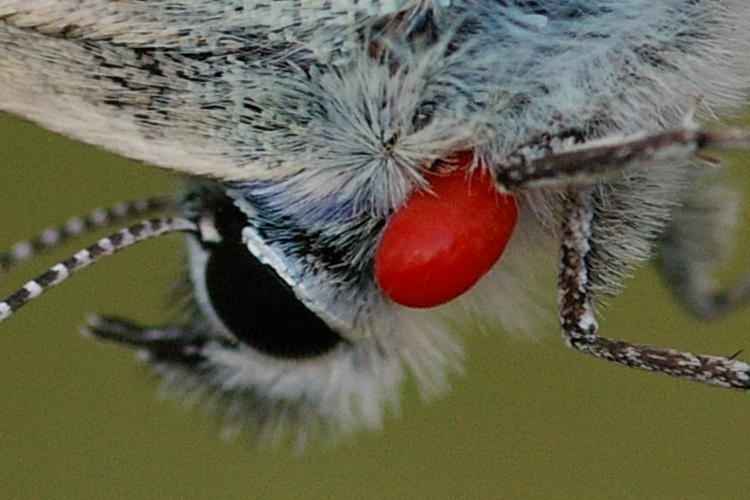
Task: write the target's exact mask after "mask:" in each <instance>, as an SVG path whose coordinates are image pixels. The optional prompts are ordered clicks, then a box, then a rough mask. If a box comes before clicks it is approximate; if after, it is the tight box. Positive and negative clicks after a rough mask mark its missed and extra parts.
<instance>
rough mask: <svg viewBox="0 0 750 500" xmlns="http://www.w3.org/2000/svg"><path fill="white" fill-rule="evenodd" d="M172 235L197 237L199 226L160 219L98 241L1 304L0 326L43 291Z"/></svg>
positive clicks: (142, 223) (123, 230)
mask: <svg viewBox="0 0 750 500" xmlns="http://www.w3.org/2000/svg"><path fill="white" fill-rule="evenodd" d="M175 232H196V233H197V232H199V226H198V224H196V223H195V222H193V221H191V220H189V219H185V218H182V217H162V218H157V219H151V220H148V221H143V222H140V223H138V224H135V225H133V226H130V227H128V228H125V229H121V230H119V231H118V232H116V233H114V234H112V235H111V236H108V237H106V238H102V239H100V240H99V241H98V242H96V243H94V244H93V245H91V246H89V247H87V248H84V249H83V250H80V251H78V252H76V253H75V254H74V255H73V256H72V257H70V258H68V259H66V260H64V261H62V262H60V263H58V264H55V265H54V266H52V267H51V268H50V269H49V270H48V271H46V272H45V273H43V274H40V275H39V276H37V277H36V278H34V279H33V280H31V281H29V282H27V283H26V284H25V285H24V286H22V287H21V288H19V289H18V290H17V291H16V292H14V293H12V294H11V295H9V296H8V297H7V298H6V299H5V300H3V301H2V302H0V322H1V321H3V320H5V319H7V318H9V317H10V316H11V315H13V313H15V312H16V311H18V310H19V309H20V308H21V307H23V306H24V305H26V304H28V303H29V302H30V301H32V300H33V299H35V298H37V297H38V296H40V295H41V294H42V293H44V292H45V291H47V290H49V289H50V288H52V287H53V286H55V285H58V284H60V283H62V282H63V281H65V280H66V279H67V278H68V277H69V276H71V275H72V274H73V273H75V272H78V271H80V270H81V269H83V268H85V267H88V266H90V265H91V264H93V263H95V262H97V261H99V260H102V259H103V258H105V257H108V256H110V255H112V254H114V253H116V252H118V251H120V250H122V249H124V248H127V247H129V246H131V245H134V244H136V243H138V242H140V241H146V240H150V239H153V238H156V237H159V236H163V235H166V234H171V233H175ZM52 246H56V245H55V244H46V245H44V246H43V247H42V248H50V247H52ZM24 257H25V256H24V255H21V258H18V256H16V258H14V260H13V261H11V265H12V264H13V263H15V262H19V261H22V260H26V258H24ZM8 267H10V266H8Z"/></svg>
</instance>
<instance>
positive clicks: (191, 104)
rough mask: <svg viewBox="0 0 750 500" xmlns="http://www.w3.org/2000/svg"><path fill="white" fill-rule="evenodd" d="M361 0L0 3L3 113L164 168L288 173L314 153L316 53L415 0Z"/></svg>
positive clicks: (324, 53) (235, 174) (212, 173)
mask: <svg viewBox="0 0 750 500" xmlns="http://www.w3.org/2000/svg"><path fill="white" fill-rule="evenodd" d="M352 3H353V2H324V1H318V0H311V1H303V0H293V1H278V2H254V1H247V0H229V1H207V0H150V1H142V0H120V1H115V0H34V1H29V0H0V110H2V111H6V112H10V113H13V114H16V115H19V116H22V117H24V118H27V119H29V120H32V121H34V122H37V123H39V124H40V125H42V126H44V127H46V128H49V129H51V130H54V131H56V132H59V133H62V134H64V135H67V136H70V137H73V138H75V139H78V140H81V141H84V142H87V143H91V144H94V145H97V146H101V147H103V148H105V149H108V150H110V151H113V152H116V153H119V154H122V155H124V156H128V157H130V158H134V159H138V160H142V161H145V162H147V163H150V164H153V165H156V166H160V167H164V168H169V169H173V170H178V171H181V172H185V173H189V174H196V175H204V176H209V177H214V178H221V179H231V180H246V179H261V178H273V177H279V176H282V175H285V174H286V173H289V171H290V169H294V168H295V165H299V161H300V158H301V157H302V156H304V154H305V147H306V143H305V137H304V131H305V125H306V122H309V121H310V117H311V116H313V114H314V113H312V112H311V110H310V109H306V107H307V106H309V105H310V104H309V102H308V101H309V99H306V97H307V96H308V95H309V93H310V92H314V91H315V89H312V88H311V87H310V86H311V84H310V81H309V80H310V79H309V77H308V76H307V75H306V71H305V69H306V67H308V66H309V63H310V60H311V59H312V58H315V60H316V61H320V60H323V59H326V58H333V57H335V56H336V52H337V51H341V50H344V48H343V47H344V45H345V41H346V38H347V33H350V32H351V31H352V29H353V26H355V25H356V24H357V23H358V22H362V20H363V19H373V18H377V17H378V16H382V15H387V14H392V13H393V12H395V11H398V9H401V8H406V7H407V6H408V4H410V3H414V2H408V1H400V2H399V1H387V2H386V1H383V2H379V1H371V2H358V5H351V4H352ZM279 151H283V152H284V155H280V154H279V153H278V152H279Z"/></svg>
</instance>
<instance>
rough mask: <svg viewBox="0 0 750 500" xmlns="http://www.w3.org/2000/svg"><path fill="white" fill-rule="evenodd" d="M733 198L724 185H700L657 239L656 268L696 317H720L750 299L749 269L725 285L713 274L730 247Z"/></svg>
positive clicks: (734, 215) (734, 222)
mask: <svg viewBox="0 0 750 500" xmlns="http://www.w3.org/2000/svg"><path fill="white" fill-rule="evenodd" d="M737 201H738V200H737V197H736V196H735V195H734V193H733V192H732V191H730V190H728V189H726V188H724V187H723V186H721V185H719V184H717V183H713V184H706V183H702V184H701V185H700V186H698V188H697V189H695V190H694V191H693V192H691V193H690V194H689V195H688V196H686V197H685V199H684V200H683V202H682V206H681V207H680V208H679V209H677V210H676V211H675V215H674V219H673V220H672V222H671V224H670V226H669V227H668V228H667V230H666V231H665V232H664V233H663V234H662V235H661V236H660V238H659V241H658V243H659V256H658V261H657V262H658V266H659V271H660V272H661V274H662V275H663V277H664V279H665V280H666V282H667V283H668V284H669V285H670V287H671V288H672V291H673V293H674V294H675V296H676V298H677V300H678V301H679V302H680V303H681V304H682V305H683V306H684V307H685V308H686V309H687V310H688V311H689V312H691V313H692V314H693V315H695V316H696V317H698V318H700V319H712V318H716V317H719V316H721V315H723V314H726V313H728V312H730V311H731V310H733V309H735V308H736V307H738V306H741V305H744V304H746V303H747V302H750V273H746V274H745V275H743V276H741V277H740V278H739V279H738V280H737V281H736V282H735V283H733V284H732V285H731V286H729V287H728V288H725V289H721V288H720V287H719V286H717V284H716V282H715V280H714V279H713V276H712V275H713V272H714V270H715V269H716V268H717V267H718V266H720V265H722V264H723V263H724V262H725V261H726V258H727V254H728V253H729V250H730V249H731V246H732V245H731V244H732V243H733V241H732V238H731V236H732V235H733V234H734V233H735V230H736V225H737V204H738V203H737Z"/></svg>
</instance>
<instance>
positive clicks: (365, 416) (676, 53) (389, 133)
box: [0, 0, 750, 428]
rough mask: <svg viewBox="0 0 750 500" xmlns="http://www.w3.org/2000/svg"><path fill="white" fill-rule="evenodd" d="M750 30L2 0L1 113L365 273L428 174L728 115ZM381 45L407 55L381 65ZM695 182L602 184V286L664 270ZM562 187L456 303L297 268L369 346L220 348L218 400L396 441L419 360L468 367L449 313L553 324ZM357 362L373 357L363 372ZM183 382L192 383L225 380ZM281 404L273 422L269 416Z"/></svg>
mask: <svg viewBox="0 0 750 500" xmlns="http://www.w3.org/2000/svg"><path fill="white" fill-rule="evenodd" d="M748 25H750V2H748V1H747V0H698V1H696V0H662V1H658V2H654V1H647V0H541V1H536V2H525V1H521V0H515V1H513V0H506V1H502V0H497V1H470V0H401V1H397V0H391V1H388V0H370V1H358V2H354V1H334V2H330V1H323V0H310V1H305V0H288V1H270V2H269V1H251V0H222V1H209V0H150V1H142V0H138V1H136V0H120V1H113V0H0V109H2V110H5V111H8V112H11V113H14V114H17V115H19V116H22V117H25V118H28V119H30V120H33V121H35V122H37V123H39V124H41V125H43V126H45V127H47V128H50V129H52V130H55V131H57V132H60V133H63V134H66V135H68V136H71V137H73V138H76V139H80V140H82V141H85V142H88V143H91V144H95V145H98V146H101V147H104V148H106V149H109V150H112V151H115V152H118V153H120V154H123V155H125V156H128V157H131V158H136V159H139V160H143V161H145V162H148V163H151V164H153V165H156V166H159V167H165V168H169V169H173V170H177V171H180V172H184V173H188V174H194V175H199V176H205V177H210V178H213V179H217V180H222V181H234V182H236V184H233V185H232V186H233V192H234V194H233V198H235V199H236V200H237V203H238V206H240V208H243V203H244V196H245V195H244V194H243V193H245V191H244V190H247V191H246V192H247V193H248V194H247V196H250V194H249V193H250V192H251V191H252V190H254V189H255V190H257V188H256V187H254V186H255V184H256V183H259V182H261V181H263V182H267V183H269V184H270V185H271V186H272V187H271V188H268V189H266V191H265V193H264V196H267V197H268V199H269V200H270V201H269V203H271V204H272V205H273V207H274V212H273V213H274V214H275V215H276V216H279V217H281V216H285V217H289V218H292V219H294V220H295V221H296V222H297V223H299V224H300V225H302V226H304V227H310V228H316V229H319V230H320V231H321V232H322V234H323V236H324V237H325V238H327V240H329V241H334V242H339V243H341V244H344V243H346V242H348V241H349V240H351V239H352V238H354V239H357V240H358V241H360V242H361V244H356V245H354V250H352V253H351V254H350V255H349V261H348V264H349V265H350V266H351V268H352V269H356V270H361V271H362V272H364V271H365V270H366V269H368V266H370V264H371V258H372V248H373V244H374V238H375V236H376V235H373V234H369V233H368V231H367V230H366V229H363V227H362V226H361V225H359V226H357V228H354V224H353V223H352V221H351V220H350V218H356V219H357V220H358V221H361V220H362V219H363V218H364V219H367V218H370V219H372V220H374V221H377V220H382V219H383V218H385V217H386V216H387V215H388V214H389V213H390V212H391V211H392V210H393V209H395V208H396V207H398V206H399V205H401V204H402V203H403V201H404V200H405V199H406V197H407V196H408V194H409V193H410V192H412V191H413V190H414V189H415V188H416V187H417V186H419V185H420V184H423V183H424V179H423V174H424V171H425V170H424V169H425V168H428V167H429V166H430V165H432V164H433V162H435V161H436V160H440V159H444V158H446V157H448V156H449V155H451V154H452V153H454V152H456V151H461V150H474V151H476V152H477V155H478V157H479V158H480V159H481V161H480V162H479V164H480V165H482V166H484V167H486V168H489V169H492V168H500V167H499V166H500V165H502V164H503V161H504V160H506V159H507V158H508V157H509V156H511V155H512V154H513V153H515V152H517V151H518V150H519V149H522V148H524V147H527V146H528V145H529V144H535V143H536V142H538V141H539V140H540V137H542V136H544V135H548V136H552V137H555V136H558V135H561V136H562V135H564V134H566V133H567V132H569V131H571V130H572V131H576V132H577V133H578V134H580V135H582V136H583V137H584V138H585V139H595V138H604V137H610V136H614V135H622V134H631V133H636V132H653V131H658V130H662V129H665V128H668V127H671V126H675V125H677V124H679V122H680V120H681V119H682V117H683V115H684V114H685V113H686V112H687V110H688V109H689V108H690V107H691V106H692V105H693V103H694V100H695V99H696V98H697V97H699V96H700V97H702V98H703V103H704V105H703V108H702V109H703V110H705V112H704V114H703V116H702V118H703V119H705V120H710V119H713V118H714V113H726V112H728V111H730V110H732V109H735V108H737V107H738V106H739V105H741V104H743V103H745V102H746V101H747V89H748V87H750V56H748V54H750V30H748V29H747V28H748ZM381 49H382V50H385V51H387V53H388V56H386V57H383V58H379V57H375V56H373V52H378V51H379V50H381ZM565 146H566V145H565V144H563V143H561V144H560V145H559V147H560V148H564V147H565ZM655 167H656V166H655ZM658 167H663V166H658ZM693 175H694V174H693V173H692V171H691V169H690V167H689V166H679V165H675V166H674V167H673V168H654V169H644V170H639V171H635V172H628V173H627V174H625V175H623V176H620V177H617V178H615V179H612V180H611V181H607V182H601V183H600V184H599V185H598V187H597V189H598V191H597V198H596V200H595V208H596V222H597V224H596V225H595V229H594V235H593V245H594V252H593V257H592V258H593V259H595V261H594V273H593V276H592V280H593V281H594V282H595V284H596V285H597V286H598V287H599V288H598V290H599V291H600V292H608V291H613V290H615V289H616V286H617V281H618V279H619V277H620V276H621V274H622V273H623V272H624V271H625V270H626V269H627V268H628V266H629V265H631V264H633V263H635V262H637V261H640V260H643V259H645V258H647V257H648V255H649V250H650V246H651V241H652V239H653V238H654V237H655V235H656V234H657V233H658V231H659V230H660V229H661V227H662V225H663V224H664V223H665V222H666V221H668V220H669V217H670V212H671V210H672V208H673V207H674V206H675V205H676V204H677V203H678V201H679V197H680V191H681V189H682V188H683V187H684V186H685V185H686V184H689V183H690V182H691V179H692V178H693ZM559 194H560V193H559V192H558V191H557V190H555V189H551V188H547V189H545V190H536V191H529V192H525V193H523V194H521V196H520V200H521V201H520V203H521V213H522V217H521V221H520V223H519V226H518V228H517V230H516V235H515V236H514V240H513V241H512V243H511V247H510V248H509V250H508V252H507V254H506V255H505V257H504V258H503V260H502V261H501V262H500V263H499V264H498V265H497V267H496V268H495V269H494V270H493V271H492V273H490V274H489V275H488V276H487V277H485V278H484V279H483V280H482V282H481V283H480V284H479V285H478V286H477V287H475V289H474V290H472V291H471V292H470V293H469V294H468V295H467V296H465V297H463V298H461V299H460V301H458V302H457V304H452V305H450V306H447V309H443V308H439V309H438V310H436V311H429V312H414V311H408V310H405V309H403V308H400V307H398V306H395V305H388V304H382V303H379V302H378V303H376V304H373V303H372V298H371V297H372V296H371V294H370V293H369V292H368V291H367V290H364V291H361V292H362V293H359V294H358V293H353V294H352V296H351V297H350V298H349V299H346V300H344V299H340V297H339V296H340V293H338V292H339V291H340V290H341V287H344V286H345V285H344V284H343V283H341V282H339V281H337V278H336V276H335V273H332V274H330V275H328V274H326V275H325V277H326V278H330V282H322V283H317V282H313V281H311V280H312V279H313V277H312V276H313V275H314V276H316V277H317V278H316V279H321V278H320V276H321V275H318V274H314V273H310V272H308V271H309V269H308V268H307V267H305V263H302V262H297V263H292V262H290V263H289V269H290V272H292V273H293V276H292V278H293V279H295V280H297V281H298V282H299V284H300V286H307V287H308V288H310V286H311V285H312V284H313V283H314V284H315V286H313V292H311V293H312V294H313V295H315V297H314V299H315V301H317V303H319V304H322V305H321V307H323V308H325V310H327V311H333V312H335V311H337V310H342V311H343V310H345V311H348V312H349V313H351V314H352V316H354V317H358V318H360V320H361V321H360V323H357V322H356V321H353V320H352V321H351V322H350V324H351V325H354V326H352V331H350V332H348V333H349V336H350V337H351V338H352V339H356V340H357V341H358V342H360V343H358V344H356V346H355V347H354V348H352V350H351V351H350V352H344V351H343V349H337V350H336V351H334V352H332V353H329V354H328V355H326V356H325V357H324V358H323V359H318V360H314V361H305V362H302V363H299V362H288V361H287V362H280V361H269V360H267V359H264V357H263V356H262V355H258V354H257V353H252V352H244V353H243V354H241V355H240V354H238V353H236V352H232V353H228V352H222V351H217V352H215V353H211V354H210V358H211V360H212V362H213V363H214V364H215V365H216V366H219V367H221V370H219V373H220V375H219V376H218V378H217V379H215V380H212V381H210V385H211V386H212V387H213V390H214V391H217V392H218V393H220V394H221V395H222V396H221V397H225V398H228V399H230V400H231V399H232V396H231V394H234V393H233V392H232V391H236V390H238V389H242V388H245V389H252V390H253V391H255V393H259V394H261V396H262V397H260V399H257V398H255V399H252V398H249V396H247V394H246V393H244V396H243V397H244V398H245V399H244V400H243V399H241V398H240V399H236V398H235V400H234V402H235V406H234V407H232V406H231V402H230V408H234V410H231V411H232V412H234V419H235V420H238V421H241V420H242V419H244V418H250V419H251V420H252V418H253V417H254V418H255V420H257V421H258V422H259V423H260V424H261V425H270V424H269V422H271V421H274V420H275V421H276V422H278V421H281V420H284V415H286V414H287V413H292V414H294V416H295V418H300V415H304V414H305V412H313V413H315V415H322V416H323V417H325V418H326V419H328V420H334V421H335V424H336V426H337V427H344V428H346V427H350V426H352V425H353V423H355V422H356V421H361V422H362V423H365V424H370V425H376V424H377V423H378V422H379V421H380V416H381V407H382V406H383V403H384V402H385V401H386V400H389V399H392V397H393V393H394V391H395V388H396V387H397V386H398V383H399V381H400V379H401V365H402V362H405V363H406V364H407V365H408V366H409V367H410V368H411V369H412V370H413V371H414V372H416V373H417V377H418V378H419V379H420V380H421V381H422V382H423V383H424V384H425V385H430V383H432V385H433V386H441V385H443V381H442V374H443V371H444V367H445V366H450V365H452V364H454V359H455V357H456V353H457V352H458V351H457V350H456V348H455V346H454V345H453V344H452V343H451V342H450V341H449V340H447V339H448V330H447V328H446V327H445V326H439V323H440V322H439V321H435V320H436V319H442V318H444V316H446V315H447V314H448V312H450V313H451V314H453V313H455V311H456V310H457V309H460V310H462V311H464V312H466V311H468V312H469V314H472V315H473V314H477V315H484V316H487V315H488V313H489V315H490V316H492V317H493V318H494V319H497V320H500V321H501V323H502V325H503V326H505V327H506V329H509V330H519V329H521V330H523V329H527V328H529V327H530V326H529V325H528V324H526V323H528V321H529V318H530V317H532V316H534V314H533V313H532V311H533V310H534V309H535V308H537V304H538V303H539V301H538V300H536V298H534V299H532V296H533V295H534V294H535V293H536V292H535V290H536V289H535V288H534V282H536V275H537V274H539V275H542V276H546V278H541V279H548V278H549V276H551V275H554V272H555V269H554V265H555V264H554V262H555V257H556V255H555V252H556V250H555V246H554V244H555V241H556V240H555V232H556V230H557V229H556V228H557V227H558V225H559V224H558V220H557V217H558V215H557V211H558V197H559ZM331 203H333V205H335V207H341V206H345V207H347V209H346V210H340V211H339V210H338V209H337V208H331V207H330V206H329V205H330V204H331ZM243 210H245V212H246V213H248V214H250V211H251V209H250V208H247V207H245V208H243ZM344 213H346V214H347V215H344ZM347 217H349V218H347ZM367 227H370V226H367ZM269 248H270V249H271V250H269V251H272V252H278V254H279V255H282V256H283V255H284V253H285V252H287V251H288V248H286V247H284V246H283V245H282V244H278V243H274V242H269ZM196 252H197V253H196ZM198 253H199V251H198V250H194V251H193V257H194V259H196V261H194V266H195V265H197V264H196V262H197V261H199V260H200V256H199V255H198ZM539 255H542V257H541V258H540V257H539ZM295 266H297V267H299V268H300V269H299V270H298V271H297V270H295V269H296V267H295ZM198 273H200V272H199V271H198ZM194 274H195V268H194ZM326 283H329V284H326ZM549 283H550V282H549V281H548V282H547V284H549ZM328 288H331V289H332V290H334V292H331V293H329V292H328V291H326V290H328ZM553 295H554V293H553V290H552V289H550V290H549V297H553ZM336 297H339V298H336ZM198 301H199V302H201V304H200V305H201V307H202V308H203V312H204V314H206V315H207V316H208V317H209V322H210V323H212V324H213V328H215V329H216V331H219V330H220V329H221V326H220V325H219V322H218V321H216V319H215V318H213V321H211V316H212V312H211V310H210V307H209V306H208V305H207V304H203V302H206V301H205V300H200V297H199V300H198ZM542 301H543V299H542ZM375 302H377V301H375ZM360 313H361V314H360ZM362 317H363V318H364V319H361V318H362ZM355 330H356V331H355ZM357 357H364V358H367V359H370V360H371V361H372V363H371V364H370V365H369V367H368V368H364V369H363V368H361V366H364V365H356V364H355V365H353V364H352V363H353V360H354V359H355V358H357ZM305 363H317V364H305ZM161 368H162V369H164V370H165V371H166V372H167V374H168V375H169V374H170V373H171V375H172V376H173V377H176V378H179V379H180V380H181V381H182V382H183V383H184V385H185V384H186V387H189V388H194V387H195V386H196V385H197V386H200V385H201V384H205V383H206V382H207V381H205V380H199V379H195V378H194V377H193V375H192V374H190V373H182V372H180V373H179V374H176V372H174V371H171V372H170V370H171V368H170V367H168V366H166V367H165V366H162V367H161ZM191 377H192V378H191ZM272 381H273V382H272ZM209 392H210V391H209ZM264 398H265V399H264ZM250 399H251V400H250ZM237 401H239V402H237ZM259 401H261V402H263V401H265V402H267V404H266V406H264V407H263V408H264V411H265V413H262V412H261V410H257V409H255V408H251V407H250V403H253V404H257V405H259V406H263V404H261V403H259ZM264 404H265V403H264ZM269 405H270V406H269ZM273 405H277V406H278V408H281V409H276V410H271V409H269V408H270V407H271V406H273ZM295 405H297V406H295ZM298 407H301V408H302V409H301V410H299V408H298ZM274 408H275V407H274ZM290 408H296V409H297V410H298V411H297V410H295V411H293V410H290ZM357 412H359V414H360V415H359V416H356V415H355V413H357ZM261 413H262V414H261ZM303 418H306V417H303Z"/></svg>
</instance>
